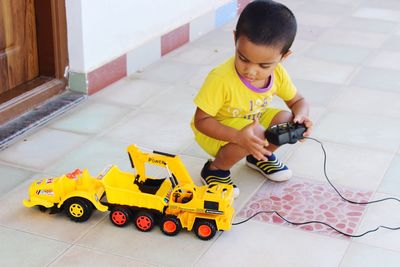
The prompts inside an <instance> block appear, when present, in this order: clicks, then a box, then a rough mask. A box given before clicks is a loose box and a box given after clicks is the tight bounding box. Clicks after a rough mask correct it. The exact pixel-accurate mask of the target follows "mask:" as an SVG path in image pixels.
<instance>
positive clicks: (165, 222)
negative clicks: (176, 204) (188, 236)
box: [160, 216, 182, 236]
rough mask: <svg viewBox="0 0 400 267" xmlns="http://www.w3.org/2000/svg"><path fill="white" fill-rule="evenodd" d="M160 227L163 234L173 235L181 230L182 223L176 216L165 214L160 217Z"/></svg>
mask: <svg viewBox="0 0 400 267" xmlns="http://www.w3.org/2000/svg"><path fill="white" fill-rule="evenodd" d="M171 227H172V228H171ZM160 228H161V231H162V232H163V233H164V234H165V235H168V236H175V235H177V234H179V232H180V231H181V230H182V224H181V221H180V220H179V219H178V218H177V217H175V216H166V217H164V218H162V219H161V222H160Z"/></svg>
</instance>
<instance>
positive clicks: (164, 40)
mask: <svg viewBox="0 0 400 267" xmlns="http://www.w3.org/2000/svg"><path fill="white" fill-rule="evenodd" d="M189 31H190V29H189V23H187V24H185V25H183V26H181V27H179V28H176V29H175V30H173V31H171V32H169V33H167V34H164V35H163V36H161V56H164V55H166V54H168V53H169V52H171V51H173V50H175V49H176V48H178V47H180V46H182V45H184V44H185V43H187V42H189Z"/></svg>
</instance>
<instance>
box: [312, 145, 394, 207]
mask: <svg viewBox="0 0 400 267" xmlns="http://www.w3.org/2000/svg"><path fill="white" fill-rule="evenodd" d="M304 139H310V140H313V141H315V142H317V143H318V144H320V146H321V148H322V152H323V153H324V175H325V178H326V180H327V181H328V183H329V184H330V186H332V188H333V189H334V190H335V191H336V193H337V194H338V195H339V196H340V197H341V198H342V199H343V200H345V201H347V202H349V203H351V204H357V205H367V204H372V203H378V202H382V201H386V200H395V201H398V202H400V199H398V198H395V197H386V198H382V199H377V200H372V201H365V202H357V201H353V200H350V199H347V198H345V197H344V196H343V195H342V194H341V193H340V192H339V190H338V189H337V188H336V187H335V186H334V185H333V183H332V182H331V180H330V179H329V177H328V175H327V171H326V162H327V156H326V151H325V148H324V144H322V142H321V141H319V140H317V139H315V138H312V137H304Z"/></svg>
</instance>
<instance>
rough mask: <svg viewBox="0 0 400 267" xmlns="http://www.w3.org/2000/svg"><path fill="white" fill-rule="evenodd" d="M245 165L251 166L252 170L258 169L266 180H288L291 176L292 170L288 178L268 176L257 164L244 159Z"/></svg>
mask: <svg viewBox="0 0 400 267" xmlns="http://www.w3.org/2000/svg"><path fill="white" fill-rule="evenodd" d="M246 165H247V166H248V167H250V168H252V169H253V170H256V171H258V172H259V173H261V174H262V175H263V176H264V177H265V178H267V179H268V180H271V181H273V182H286V181H288V180H289V179H290V178H291V177H292V172H291V171H290V170H289V171H290V176H289V177H288V178H284V179H273V178H271V177H269V176H268V174H265V173H264V172H263V171H262V170H261V169H260V168H259V167H258V166H257V165H254V164H253V163H251V162H248V161H246Z"/></svg>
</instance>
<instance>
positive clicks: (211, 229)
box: [194, 220, 217, 240]
mask: <svg viewBox="0 0 400 267" xmlns="http://www.w3.org/2000/svg"><path fill="white" fill-rule="evenodd" d="M194 232H195V234H196V236H197V237H198V238H200V239H201V240H210V239H211V238H213V237H214V236H215V234H216V233H217V226H215V223H214V222H211V221H207V220H199V221H197V222H196V224H195V226H194Z"/></svg>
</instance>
